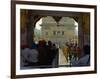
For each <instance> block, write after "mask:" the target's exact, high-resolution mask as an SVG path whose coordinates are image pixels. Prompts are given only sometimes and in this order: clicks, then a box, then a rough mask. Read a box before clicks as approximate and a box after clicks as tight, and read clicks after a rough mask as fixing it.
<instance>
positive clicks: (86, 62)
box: [72, 45, 90, 66]
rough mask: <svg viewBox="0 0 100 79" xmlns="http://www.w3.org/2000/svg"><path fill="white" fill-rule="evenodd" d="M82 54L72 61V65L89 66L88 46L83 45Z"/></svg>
mask: <svg viewBox="0 0 100 79" xmlns="http://www.w3.org/2000/svg"><path fill="white" fill-rule="evenodd" d="M83 49H84V55H83V57H81V58H80V59H79V60H78V61H74V62H73V64H72V65H73V66H90V46H89V45H85V46H84V48H83Z"/></svg>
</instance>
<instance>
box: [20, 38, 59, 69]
mask: <svg viewBox="0 0 100 79" xmlns="http://www.w3.org/2000/svg"><path fill="white" fill-rule="evenodd" d="M57 54H58V48H57V47H56V45H55V44H53V43H52V42H51V41H48V42H46V41H45V40H40V41H39V42H38V44H35V43H33V44H32V46H28V45H23V46H21V67H27V66H28V67H40V68H46V67H53V65H52V63H53V60H54V59H55V57H56V55H57ZM55 62H56V63H57V62H58V61H55ZM56 65H57V64H56Z"/></svg>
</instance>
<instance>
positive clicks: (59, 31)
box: [41, 16, 75, 45]
mask: <svg viewBox="0 0 100 79" xmlns="http://www.w3.org/2000/svg"><path fill="white" fill-rule="evenodd" d="M41 27H42V28H41V34H42V35H41V38H42V39H45V40H46V41H48V40H51V41H52V42H53V43H56V44H59V45H63V44H65V43H66V42H68V41H71V40H72V39H74V38H75V21H74V19H72V18H69V17H62V18H61V19H60V21H59V24H57V22H56V21H55V20H54V18H53V17H51V16H47V17H43V18H42V24H41Z"/></svg>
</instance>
